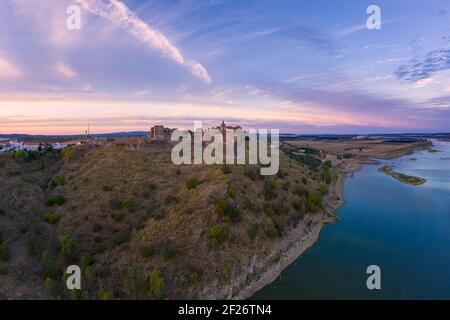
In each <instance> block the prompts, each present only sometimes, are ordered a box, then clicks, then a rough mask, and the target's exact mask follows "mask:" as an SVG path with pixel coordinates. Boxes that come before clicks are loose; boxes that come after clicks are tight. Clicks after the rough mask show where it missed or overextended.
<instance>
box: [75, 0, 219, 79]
mask: <svg viewBox="0 0 450 320" xmlns="http://www.w3.org/2000/svg"><path fill="white" fill-rule="evenodd" d="M75 2H77V3H78V4H80V5H81V6H82V7H83V8H84V9H86V10H88V11H89V12H91V13H92V14H95V15H97V16H100V17H102V18H105V19H108V20H110V21H111V22H113V23H114V24H115V25H116V26H118V27H119V28H121V29H123V30H126V31H127V32H128V33H130V34H131V35H133V36H134V37H136V38H137V39H139V40H140V41H141V42H143V43H146V44H148V45H150V46H151V47H152V48H154V49H156V50H158V51H160V52H161V53H162V54H163V55H164V56H166V57H168V58H170V59H172V60H173V61H175V62H177V63H179V64H181V65H183V66H185V67H186V68H188V69H189V70H190V72H191V73H192V74H193V75H194V76H195V77H197V78H200V79H202V80H203V81H205V82H207V83H211V82H212V79H211V77H210V75H209V73H208V71H207V70H206V68H205V67H204V66H203V65H201V64H200V63H198V62H196V61H192V60H188V59H186V58H185V57H184V56H183V55H182V53H181V51H180V50H179V49H178V48H177V47H176V46H175V45H173V44H172V43H171V42H170V41H169V39H168V38H167V37H166V36H165V35H164V34H163V33H161V32H160V31H158V30H156V29H154V28H153V27H151V26H150V25H148V24H147V23H146V22H145V21H143V20H142V19H140V18H139V17H138V16H137V15H136V14H135V13H134V12H133V11H131V10H130V9H129V8H128V7H127V6H126V5H125V4H123V3H122V2H121V1H118V0H108V2H103V1H100V0H75Z"/></svg>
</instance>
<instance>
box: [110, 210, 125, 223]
mask: <svg viewBox="0 0 450 320" xmlns="http://www.w3.org/2000/svg"><path fill="white" fill-rule="evenodd" d="M123 218H125V215H124V214H123V213H121V212H113V213H111V219H113V220H114V221H116V222H120V221H122V220H123Z"/></svg>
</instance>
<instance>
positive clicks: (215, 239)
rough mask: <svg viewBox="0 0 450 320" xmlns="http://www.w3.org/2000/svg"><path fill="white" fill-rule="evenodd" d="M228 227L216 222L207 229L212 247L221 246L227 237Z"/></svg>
mask: <svg viewBox="0 0 450 320" xmlns="http://www.w3.org/2000/svg"><path fill="white" fill-rule="evenodd" d="M229 234H230V229H229V228H228V226H225V225H222V224H216V225H214V226H212V227H211V229H209V238H210V240H211V245H212V247H213V248H218V247H219V246H221V245H222V244H223V243H224V242H225V240H227V239H228V236H229Z"/></svg>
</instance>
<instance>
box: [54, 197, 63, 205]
mask: <svg viewBox="0 0 450 320" xmlns="http://www.w3.org/2000/svg"><path fill="white" fill-rule="evenodd" d="M55 203H56V205H58V206H62V205H64V203H66V199H65V198H64V197H63V196H56V197H55Z"/></svg>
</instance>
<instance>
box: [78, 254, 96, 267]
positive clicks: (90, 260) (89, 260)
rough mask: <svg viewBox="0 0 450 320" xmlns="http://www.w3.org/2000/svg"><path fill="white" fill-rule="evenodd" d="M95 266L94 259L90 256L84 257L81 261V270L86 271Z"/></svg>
mask: <svg viewBox="0 0 450 320" xmlns="http://www.w3.org/2000/svg"><path fill="white" fill-rule="evenodd" d="M93 264H94V258H92V256H90V255H85V256H82V257H81V259H80V267H81V269H86V268H87V267H89V266H92V265H93Z"/></svg>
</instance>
